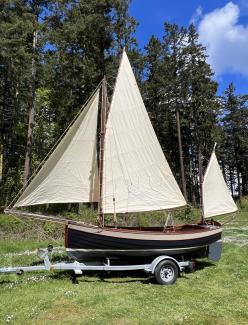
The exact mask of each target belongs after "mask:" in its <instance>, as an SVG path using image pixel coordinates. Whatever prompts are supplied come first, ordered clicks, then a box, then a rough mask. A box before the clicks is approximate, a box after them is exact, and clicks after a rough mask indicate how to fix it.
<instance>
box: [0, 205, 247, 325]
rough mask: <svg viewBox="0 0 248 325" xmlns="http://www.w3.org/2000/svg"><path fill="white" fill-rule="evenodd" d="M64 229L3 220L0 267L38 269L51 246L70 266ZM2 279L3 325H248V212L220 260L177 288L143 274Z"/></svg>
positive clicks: (201, 266) (232, 227) (234, 225)
mask: <svg viewBox="0 0 248 325" xmlns="http://www.w3.org/2000/svg"><path fill="white" fill-rule="evenodd" d="M62 233H63V229H62V228H60V227H58V226H53V225H52V224H45V225H44V224H43V223H42V222H38V223H37V222H34V221H29V220H27V219H25V220H24V221H19V220H17V219H15V218H14V217H6V216H5V215H1V216H0V236H1V237H0V238H1V241H0V267H1V266H11V265H12V266H14V265H31V264H37V263H39V259H38V257H37V256H36V248H37V247H46V246H47V244H48V243H52V244H53V245H54V247H57V248H58V249H57V250H58V251H57V252H55V253H54V255H53V259H54V260H59V259H60V258H62V259H63V258H65V254H64V252H63V240H62V239H61V238H62ZM77 280H78V283H77V284H73V283H72V280H71V278H70V274H68V273H66V272H56V273H53V272H33V273H26V274H24V275H23V276H21V277H18V276H17V275H14V274H12V275H1V276H0V324H5V323H12V324H213V323H214V324H225V325H226V324H248V212H247V209H246V211H244V210H243V211H242V212H241V213H240V214H239V215H238V217H237V218H236V219H234V220H233V221H232V222H231V223H228V224H227V225H226V226H225V231H224V245H223V253H222V258H221V260H220V261H219V262H218V263H210V262H209V261H207V260H202V261H199V262H198V269H197V271H196V272H195V273H190V274H189V273H187V274H183V275H182V277H181V278H178V280H177V282H176V283H175V284H174V285H172V286H160V285H157V284H156V282H155V280H154V279H153V278H151V277H149V276H148V275H147V274H145V273H143V272H125V273H111V274H107V273H103V272H102V273H97V274H95V273H94V272H91V273H87V274H86V275H83V276H80V277H78V278H77Z"/></svg>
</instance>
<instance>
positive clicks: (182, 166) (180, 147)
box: [176, 109, 188, 201]
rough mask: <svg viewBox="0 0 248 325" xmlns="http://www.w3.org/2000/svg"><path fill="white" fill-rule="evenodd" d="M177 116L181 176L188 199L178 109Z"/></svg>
mask: <svg viewBox="0 0 248 325" xmlns="http://www.w3.org/2000/svg"><path fill="white" fill-rule="evenodd" d="M176 118H177V137H178V147H179V157H180V168H181V177H182V188H183V195H184V198H185V200H186V201H187V200H188V198H187V189H186V181H185V172H184V164H183V150H182V137H181V126H180V115H179V111H178V109H177V110H176Z"/></svg>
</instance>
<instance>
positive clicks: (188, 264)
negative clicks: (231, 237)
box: [0, 245, 194, 285]
mask: <svg viewBox="0 0 248 325" xmlns="http://www.w3.org/2000/svg"><path fill="white" fill-rule="evenodd" d="M52 251H53V246H52V245H48V247H47V248H45V249H44V248H38V250H37V255H38V256H39V258H40V259H43V262H44V263H43V264H42V265H33V266H15V267H3V268H0V274H8V273H16V274H17V275H22V274H23V273H24V272H35V271H73V272H74V274H75V275H82V274H83V271H107V272H111V271H134V270H143V271H145V272H146V273H150V274H154V275H155V277H156V280H157V282H158V283H159V284H165V285H166V284H172V283H174V282H175V281H176V280H177V277H178V275H180V274H181V273H182V272H184V271H185V270H188V271H193V270H194V262H192V261H183V260H182V261H178V260H177V259H175V258H174V257H171V256H168V255H161V256H158V257H156V258H154V259H153V260H152V262H151V263H148V264H136V265H128V264H123V265H112V264H111V260H112V258H106V263H105V262H101V261H91V262H78V261H74V262H59V263H52V262H51V260H50V254H51V253H52Z"/></svg>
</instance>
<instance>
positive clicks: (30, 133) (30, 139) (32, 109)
mask: <svg viewBox="0 0 248 325" xmlns="http://www.w3.org/2000/svg"><path fill="white" fill-rule="evenodd" d="M36 48H37V31H34V33H33V57H32V67H31V82H30V104H29V118H28V138H27V147H26V156H25V164H24V174H23V187H24V188H25V187H26V186H27V185H28V180H29V178H30V176H31V170H32V148H33V131H34V115H35V79H36V62H35V52H36Z"/></svg>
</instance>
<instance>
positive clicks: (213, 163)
mask: <svg viewBox="0 0 248 325" xmlns="http://www.w3.org/2000/svg"><path fill="white" fill-rule="evenodd" d="M237 210H238V209H237V206H236V204H235V202H234V201H233V198H232V196H231V194H230V192H229V190H228V188H227V185H226V182H225V180H224V177H223V175H222V172H221V169H220V166H219V164H218V160H217V158H216V155H215V150H213V153H212V155H211V158H210V161H209V163H208V167H207V170H206V173H205V176H204V181H203V213H204V218H210V217H213V216H217V215H221V214H226V213H232V212H235V211H237Z"/></svg>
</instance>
